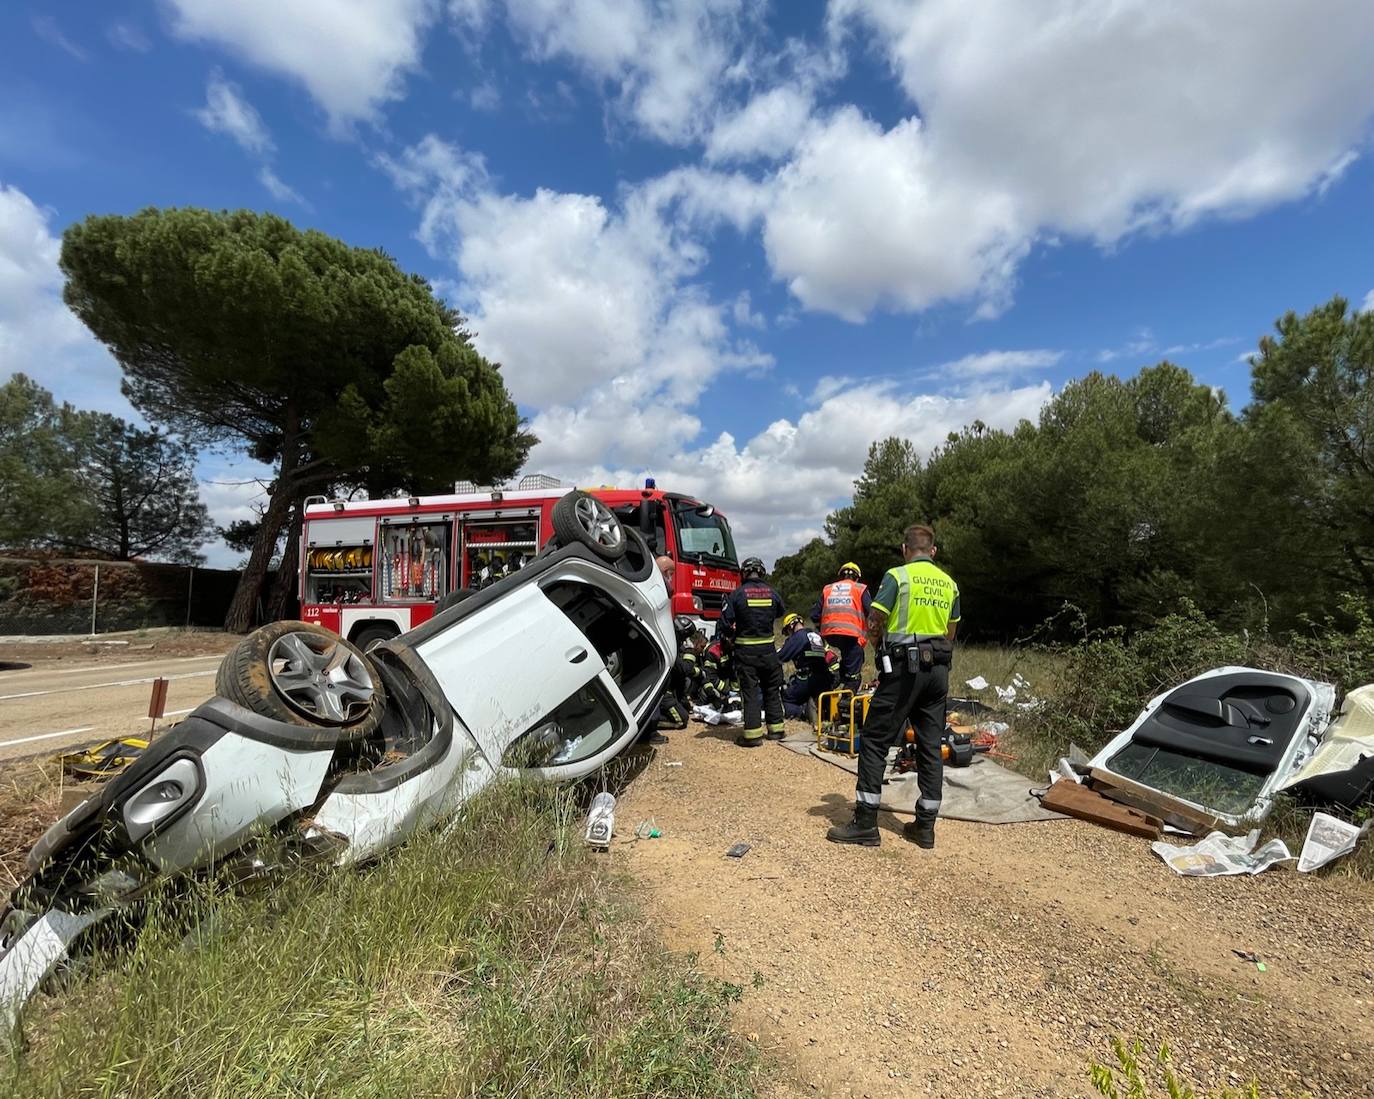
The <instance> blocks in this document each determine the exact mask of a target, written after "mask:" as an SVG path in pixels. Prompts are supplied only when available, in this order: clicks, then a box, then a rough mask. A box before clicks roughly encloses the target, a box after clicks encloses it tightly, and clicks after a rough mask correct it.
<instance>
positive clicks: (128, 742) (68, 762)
mask: <svg viewBox="0 0 1374 1099" xmlns="http://www.w3.org/2000/svg"><path fill="white" fill-rule="evenodd" d="M147 749H148V742H147V741H146V740H144V739H143V738H142V737H136V736H126V737H121V738H120V739H118V740H107V741H104V742H103V743H100V744H96V745H94V746H92V747H90V748H82V749H81V750H80V751H77V752H64V753H62V754H61V755H59V756H58V757H57V762H58V763H60V764H62V770H64V771H65V772H66V773H67V774H69V775H71V776H73V777H74V778H85V779H101V778H109V777H110V776H111V775H113V774H117V773H118V772H120V771H122V770H124V768H125V767H127V766H129V764H131V763H132V762H133V761H134V760H136V759H137V758H138V757H139V756H141V755H142V754H143V753H144V752H145V751H147Z"/></svg>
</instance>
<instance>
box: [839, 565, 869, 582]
mask: <svg viewBox="0 0 1374 1099" xmlns="http://www.w3.org/2000/svg"><path fill="white" fill-rule="evenodd" d="M846 575H849V576H850V579H853V580H862V579H863V578H864V574H863V572H862V571H861V570H860V568H859V566H858V565H856V564H854V562H853V561H846V562H845V563H844V564H843V565H841V566H840V579H841V580H843V579H845V577H846Z"/></svg>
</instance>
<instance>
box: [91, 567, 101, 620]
mask: <svg viewBox="0 0 1374 1099" xmlns="http://www.w3.org/2000/svg"><path fill="white" fill-rule="evenodd" d="M99 602H100V566H99V565H96V567H95V586H94V587H93V588H91V636H92V637H94V636H95V608H96V604H97V603H99Z"/></svg>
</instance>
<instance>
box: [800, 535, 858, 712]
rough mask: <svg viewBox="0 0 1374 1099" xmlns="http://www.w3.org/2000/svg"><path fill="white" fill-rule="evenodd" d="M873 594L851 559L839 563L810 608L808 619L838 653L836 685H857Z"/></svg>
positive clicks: (850, 688)
mask: <svg viewBox="0 0 1374 1099" xmlns="http://www.w3.org/2000/svg"><path fill="white" fill-rule="evenodd" d="M872 607H873V596H872V595H871V594H870V593H869V590H868V587H867V586H866V585H865V584H864V583H863V573H862V572H860V571H859V566H858V565H856V564H854V562H853V561H846V562H845V563H844V564H843V565H841V566H840V576H839V579H838V580H836V581H835V582H834V583H833V584H827V585H826V586H825V588H824V589H823V590H822V591H821V597H820V599H818V600H817V601H816V605H815V606H814V607H812V608H811V621H812V622H814V623H816V625H817V626H819V627H820V631H821V637H822V638H824V640H825V643H826V644H827V645H829V646H830V647H831V648H833V649H834V650H835V651H836V652H838V653H839V654H840V686H841V687H847V688H849V690H851V691H857V690H858V689H859V680H860V679H861V678H862V677H863V670H864V646H865V645H866V644H867V643H868V612H869V611H870V610H871V609H872Z"/></svg>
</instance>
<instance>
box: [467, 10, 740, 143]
mask: <svg viewBox="0 0 1374 1099" xmlns="http://www.w3.org/2000/svg"><path fill="white" fill-rule="evenodd" d="M463 7H464V8H465V9H470V8H471V7H472V0H466V2H465V3H464V4H463ZM757 10H758V9H757V6H756V5H755V4H753V3H750V2H748V0H676V2H674V3H670V4H665V3H654V2H651V0H506V3H505V15H506V20H507V22H508V24H509V25H510V28H511V30H512V32H513V33H514V34H515V36H516V37H517V39H518V40H520V41H521V42H523V43H524V44H525V46H526V49H527V50H528V52H529V53H530V54H531V55H532V56H534V57H535V58H537V59H543V60H549V59H561V60H566V61H569V62H571V63H572V64H574V65H576V66H577V67H579V68H580V69H581V70H582V71H584V72H585V73H586V74H587V75H588V76H590V77H591V78H592V79H594V80H597V81H600V82H603V83H604V84H605V85H606V86H607V87H608V88H609V89H610V91H611V95H612V98H613V99H614V100H615V102H616V104H617V106H618V108H619V109H620V110H621V111H622V112H623V113H624V114H626V115H627V116H628V117H629V118H630V119H632V120H633V122H634V123H635V124H636V125H637V126H638V127H639V128H641V129H642V130H644V131H645V132H646V133H648V134H649V135H650V136H652V137H654V138H657V139H658V140H661V141H667V142H671V143H674V144H684V143H686V142H689V141H692V140H695V139H697V138H699V137H700V136H701V135H702V134H703V133H704V132H705V131H706V129H707V128H708V126H709V124H710V122H711V119H712V116H713V114H714V104H715V102H716V100H717V98H718V97H719V95H720V94H721V91H722V84H723V83H725V82H727V81H728V80H729V79H730V77H731V75H732V70H733V69H734V68H735V66H736V65H737V63H738V61H739V59H740V53H741V50H742V48H743V31H744V29H745V28H746V27H748V26H751V25H752V22H751V21H752V19H753V18H754V17H755V15H756V13H757Z"/></svg>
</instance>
